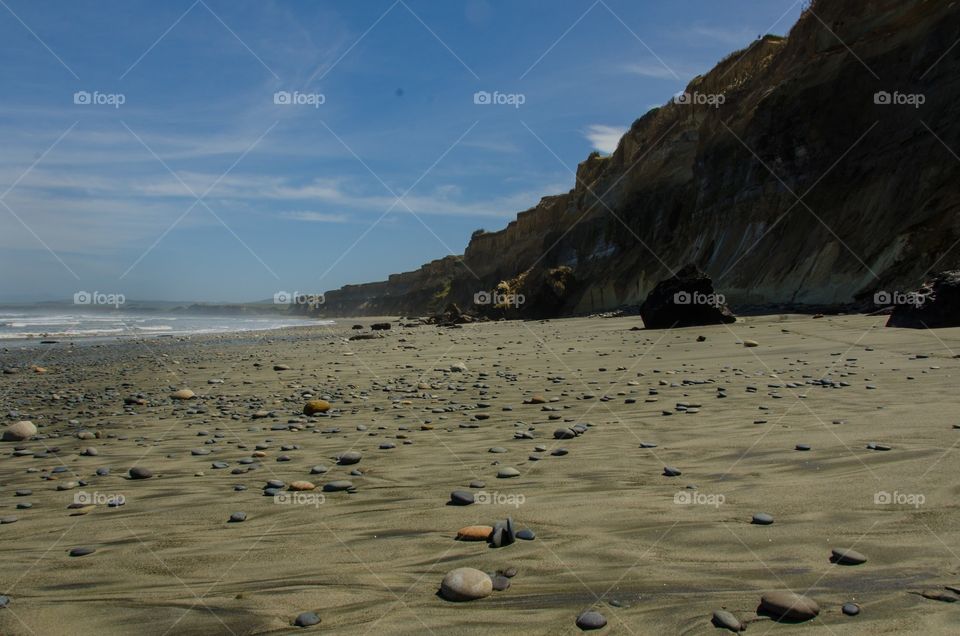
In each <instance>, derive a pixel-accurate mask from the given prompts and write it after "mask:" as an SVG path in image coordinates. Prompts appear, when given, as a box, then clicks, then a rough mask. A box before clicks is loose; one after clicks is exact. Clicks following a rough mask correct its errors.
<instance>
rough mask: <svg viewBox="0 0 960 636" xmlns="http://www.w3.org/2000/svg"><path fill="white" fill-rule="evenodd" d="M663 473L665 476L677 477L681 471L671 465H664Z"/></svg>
mask: <svg viewBox="0 0 960 636" xmlns="http://www.w3.org/2000/svg"><path fill="white" fill-rule="evenodd" d="M663 474H664V476H665V477H679V476H680V475H682V474H683V473H681V472H680V469H679V468H674V467H673V466H664V467H663Z"/></svg>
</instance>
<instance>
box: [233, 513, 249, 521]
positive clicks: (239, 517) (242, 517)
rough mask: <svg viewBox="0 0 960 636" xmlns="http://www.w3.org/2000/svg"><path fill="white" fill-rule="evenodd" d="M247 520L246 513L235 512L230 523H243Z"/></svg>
mask: <svg viewBox="0 0 960 636" xmlns="http://www.w3.org/2000/svg"><path fill="white" fill-rule="evenodd" d="M246 520H247V513H245V512H235V513H233V514H232V515H230V523H240V522H241V521H246Z"/></svg>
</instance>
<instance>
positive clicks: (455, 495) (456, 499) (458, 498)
mask: <svg viewBox="0 0 960 636" xmlns="http://www.w3.org/2000/svg"><path fill="white" fill-rule="evenodd" d="M474 501H475V499H474V497H473V493H472V492H467V491H466V490H454V491H453V492H452V493H450V503H451V504H453V505H454V506H469V505H470V504H472V503H473V502H474Z"/></svg>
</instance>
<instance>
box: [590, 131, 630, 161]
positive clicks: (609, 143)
mask: <svg viewBox="0 0 960 636" xmlns="http://www.w3.org/2000/svg"><path fill="white" fill-rule="evenodd" d="M627 130H628V129H627V128H623V127H620V126H604V125H601V124H594V125H592V126H590V127H588V128H587V131H586V132H585V133H584V135H585V136H586V138H587V139H588V140H589V141H590V143H591V144H592V145H593V147H594V148H595V149H596V150H599V151H600V152H605V153H607V154H610V153H612V152H613V151H614V150H616V149H617V144H619V143H620V138H621V137H623V135H624V134H625V133H626V132H627Z"/></svg>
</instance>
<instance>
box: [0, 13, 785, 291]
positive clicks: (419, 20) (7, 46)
mask: <svg viewBox="0 0 960 636" xmlns="http://www.w3.org/2000/svg"><path fill="white" fill-rule="evenodd" d="M801 9H802V2H800V0H797V1H794V0H730V1H728V2H723V3H719V2H716V1H715V0H677V1H675V2H659V1H657V2H653V1H645V0H643V1H641V0H603V1H598V2H594V1H593V0H584V1H581V0H550V1H549V2H548V1H546V0H538V1H534V0H449V1H442V2H441V1H439V0H403V1H397V2H394V1H393V0H383V1H381V0H370V1H363V2H360V1H351V2H346V1H342V2H333V1H316V2H314V1H311V2H307V1H281V0H257V1H254V0H229V1H228V0H197V1H196V2H195V1H194V0H165V1H163V2H157V1H156V0H152V1H146V0H143V1H140V0H124V1H115V0H70V1H67V0H57V1H52V0H0V55H2V59H3V64H0V75H2V83H3V86H4V89H5V90H4V99H3V100H2V102H0V135H2V137H0V138H2V142H3V143H2V144H0V268H2V271H3V275H2V276H0V301H22V300H44V299H67V298H68V297H70V296H71V295H72V294H73V293H74V292H76V291H78V290H87V291H94V290H97V291H101V292H113V293H124V294H125V295H126V296H127V298H137V299H167V300H199V301H208V302H220V301H249V300H256V299H263V298H268V297H270V296H272V295H273V293H274V292H276V291H278V290H288V291H294V290H298V291H303V292H314V291H325V290H328V289H334V288H336V287H339V286H341V285H343V284H347V283H360V282H366V281H372V280H380V279H383V278H384V277H386V276H387V275H388V274H390V273H393V272H400V271H406V270H410V269H414V268H416V267H418V266H419V265H421V264H422V263H424V262H427V261H429V260H432V259H435V258H440V257H442V256H444V255H447V254H450V253H458V254H459V253H462V251H463V249H464V247H465V246H466V243H467V241H468V239H469V236H470V233H471V232H472V231H473V230H475V229H477V228H481V227H482V228H486V229H488V230H494V229H499V228H501V227H503V226H504V225H505V224H506V223H507V222H508V221H509V220H511V219H512V218H513V217H514V215H515V214H516V213H517V212H519V211H521V210H523V209H526V208H528V207H531V206H533V205H535V204H536V203H537V201H538V200H539V198H540V197H541V196H543V195H547V194H553V193H558V192H562V191H566V190H568V189H569V188H570V187H571V186H572V184H573V180H574V177H573V174H572V172H571V171H572V170H575V168H576V165H577V163H578V162H580V161H582V160H583V159H584V158H585V157H586V156H587V154H589V153H590V151H591V150H594V149H600V150H602V151H609V150H611V149H612V147H613V146H615V144H616V140H617V138H618V137H619V135H620V134H621V132H622V131H623V130H625V129H626V128H627V127H628V126H629V125H630V123H631V122H633V120H635V119H636V118H638V117H639V116H641V115H642V114H644V113H645V112H646V111H647V110H648V109H649V108H650V107H651V106H653V105H658V104H662V103H664V102H666V101H667V100H668V99H670V97H671V96H672V95H673V94H675V93H677V92H678V91H680V90H682V89H683V87H684V86H685V85H686V83H687V82H688V81H689V80H690V79H691V78H692V77H693V76H695V75H696V74H698V73H701V72H705V71H707V70H709V69H710V68H711V67H712V66H713V65H714V64H715V63H716V62H717V61H719V60H720V59H721V58H723V57H724V56H726V55H727V54H728V53H730V52H731V51H733V50H735V49H739V48H742V47H744V46H746V45H747V44H749V43H750V42H751V41H752V40H753V39H755V38H756V37H757V36H758V35H760V34H764V33H768V32H771V33H778V34H785V33H786V32H787V31H788V30H789V28H790V27H791V26H792V25H793V24H794V22H795V21H796V19H797V18H798V16H799V14H800V11H801ZM481 91H485V92H488V93H490V94H493V93H499V97H500V100H502V101H505V102H509V103H502V104H496V103H493V104H484V103H480V104H477V103H475V94H476V93H477V92H481ZM278 92H279V93H280V94H281V96H280V97H279V98H278V97H277V94H278ZM284 93H289V94H290V95H291V99H290V101H294V102H296V101H299V102H302V103H283V101H284V97H285V95H284ZM87 95H89V100H87ZM78 101H79V102H80V103H75V102H78ZM85 101H89V102H93V103H84V102H85ZM277 101H279V102H281V103H276V102H277ZM96 102H99V103H96ZM118 102H122V103H118ZM320 102H322V103H320ZM516 102H522V104H517V103H516ZM400 196H402V197H403V198H402V199H401V200H400V201H399V202H398V201H397V197H400Z"/></svg>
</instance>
